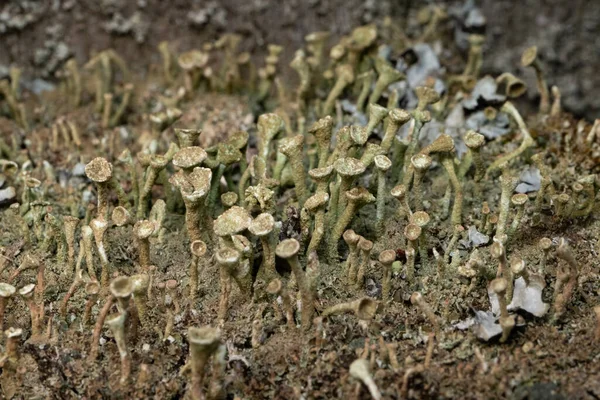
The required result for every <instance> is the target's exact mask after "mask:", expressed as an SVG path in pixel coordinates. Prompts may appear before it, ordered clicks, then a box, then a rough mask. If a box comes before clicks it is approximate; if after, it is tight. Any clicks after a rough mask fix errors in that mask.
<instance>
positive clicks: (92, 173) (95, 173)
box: [85, 157, 113, 219]
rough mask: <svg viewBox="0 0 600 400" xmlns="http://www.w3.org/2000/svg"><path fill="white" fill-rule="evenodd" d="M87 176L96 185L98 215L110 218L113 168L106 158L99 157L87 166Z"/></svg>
mask: <svg viewBox="0 0 600 400" xmlns="http://www.w3.org/2000/svg"><path fill="white" fill-rule="evenodd" d="M85 174H86V175H87V177H88V178H90V179H91V180H92V181H93V182H94V183H95V184H96V190H97V192H98V193H97V196H98V215H100V216H103V217H104V218H105V219H106V218H108V190H109V188H110V181H111V180H112V177H113V166H112V164H111V163H109V162H108V161H107V160H106V158H103V157H97V158H94V159H93V160H92V161H90V162H89V163H88V164H87V165H86V166H85Z"/></svg>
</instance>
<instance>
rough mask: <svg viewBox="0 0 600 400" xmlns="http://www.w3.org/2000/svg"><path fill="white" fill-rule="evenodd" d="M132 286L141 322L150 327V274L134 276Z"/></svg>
mask: <svg viewBox="0 0 600 400" xmlns="http://www.w3.org/2000/svg"><path fill="white" fill-rule="evenodd" d="M130 280H131V286H132V288H133V301H134V302H135V306H136V308H137V311H138V315H139V318H140V322H141V324H142V325H144V326H148V313H147V305H146V304H147V303H148V284H149V283H150V276H149V275H148V274H138V275H133V276H132V277H131V278H130Z"/></svg>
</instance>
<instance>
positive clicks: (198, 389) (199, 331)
mask: <svg viewBox="0 0 600 400" xmlns="http://www.w3.org/2000/svg"><path fill="white" fill-rule="evenodd" d="M188 341H189V343H190V361H189V363H190V366H191V370H192V385H191V387H190V394H191V397H192V399H193V400H201V399H204V398H205V396H204V394H203V393H202V383H203V380H204V369H205V368H206V365H207V364H208V360H209V359H210V357H211V356H212V355H213V354H214V352H215V351H217V349H218V348H219V345H220V344H221V333H220V332H219V330H218V329H216V328H213V327H210V326H204V327H202V328H196V327H190V328H188Z"/></svg>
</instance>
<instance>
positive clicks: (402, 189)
mask: <svg viewBox="0 0 600 400" xmlns="http://www.w3.org/2000/svg"><path fill="white" fill-rule="evenodd" d="M390 194H391V195H392V197H394V198H395V199H396V200H398V201H399V202H400V204H399V205H398V212H397V215H398V217H401V218H403V217H409V216H410V215H412V212H411V211H410V206H409V205H408V196H407V195H406V186H404V185H397V186H394V188H393V189H392V190H390Z"/></svg>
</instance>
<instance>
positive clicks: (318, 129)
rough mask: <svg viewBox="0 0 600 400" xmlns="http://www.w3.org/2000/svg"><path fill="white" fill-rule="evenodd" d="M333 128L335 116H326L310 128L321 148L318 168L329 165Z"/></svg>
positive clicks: (309, 130) (309, 131)
mask: <svg viewBox="0 0 600 400" xmlns="http://www.w3.org/2000/svg"><path fill="white" fill-rule="evenodd" d="M332 130H333V118H331V116H329V115H328V116H326V117H323V118H321V119H319V120H318V121H315V123H313V124H312V126H311V127H310V128H309V129H308V133H311V134H313V135H314V136H315V138H316V139H317V146H318V148H319V153H318V154H319V156H318V159H319V161H318V163H317V166H318V168H324V167H325V166H326V165H327V158H328V157H329V146H330V144H331V132H332Z"/></svg>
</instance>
